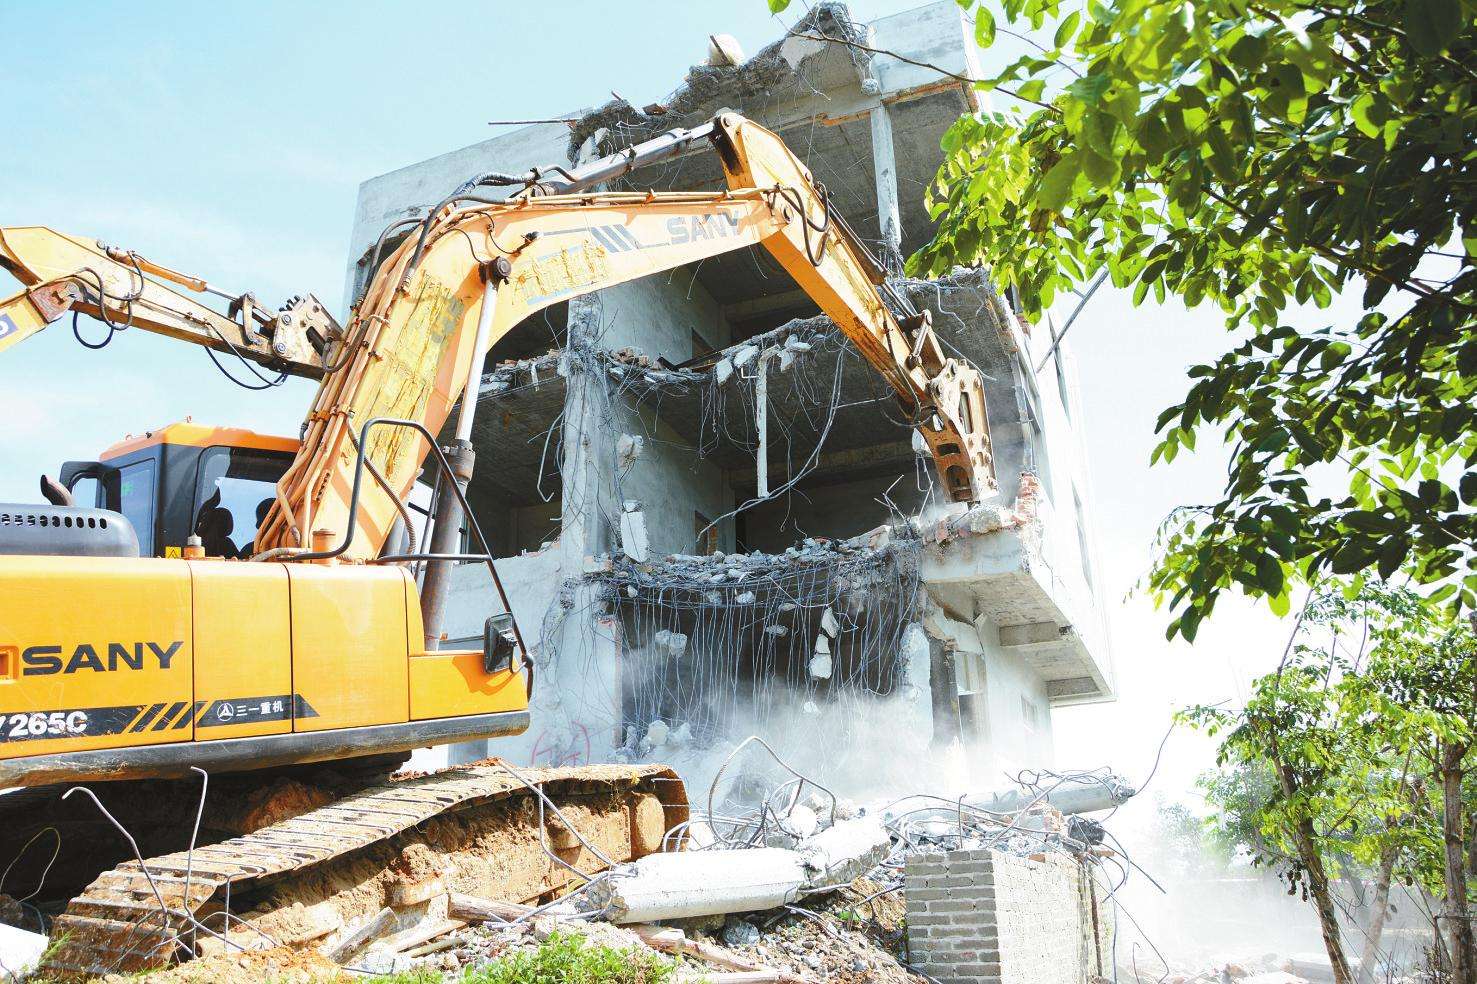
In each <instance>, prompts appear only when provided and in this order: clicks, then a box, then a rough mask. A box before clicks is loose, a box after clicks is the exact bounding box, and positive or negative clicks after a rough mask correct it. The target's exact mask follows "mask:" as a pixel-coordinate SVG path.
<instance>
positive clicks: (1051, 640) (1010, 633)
mask: <svg viewBox="0 0 1477 984" xmlns="http://www.w3.org/2000/svg"><path fill="white" fill-rule="evenodd" d="M1070 631H1071V628H1070V626H1066V627H1064V626H1061V625H1058V624H1057V623H1055V622H1027V623H1025V624H1024V625H1002V626H1000V645H1002V646H1008V647H1031V648H1034V647H1038V646H1045V645H1050V646H1055V645H1059V644H1060V643H1061V641H1062V636H1064V635H1066V634H1067V633H1068V632H1070Z"/></svg>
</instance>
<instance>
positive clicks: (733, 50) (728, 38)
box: [708, 34, 744, 68]
mask: <svg viewBox="0 0 1477 984" xmlns="http://www.w3.org/2000/svg"><path fill="white" fill-rule="evenodd" d="M743 63H744V49H743V47H742V46H741V45H740V44H739V42H738V38H736V37H734V36H733V35H732V34H710V35H708V65H709V66H710V67H712V68H735V67H737V66H739V65H742V64H743Z"/></svg>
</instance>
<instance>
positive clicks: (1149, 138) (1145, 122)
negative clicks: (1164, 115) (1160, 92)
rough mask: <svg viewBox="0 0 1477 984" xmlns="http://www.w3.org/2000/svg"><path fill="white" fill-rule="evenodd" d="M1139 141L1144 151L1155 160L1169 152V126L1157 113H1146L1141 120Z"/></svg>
mask: <svg viewBox="0 0 1477 984" xmlns="http://www.w3.org/2000/svg"><path fill="white" fill-rule="evenodd" d="M1138 142H1139V144H1140V145H1141V146H1142V147H1143V148H1144V152H1145V153H1146V154H1148V155H1149V156H1150V157H1152V158H1154V159H1155V160H1160V159H1163V157H1164V155H1165V154H1167V153H1169V148H1170V136H1169V128H1168V127H1166V126H1165V125H1164V121H1163V120H1161V119H1160V118H1159V117H1158V116H1157V115H1152V114H1151V115H1146V116H1144V117H1142V118H1141V119H1140V120H1139V128H1138Z"/></svg>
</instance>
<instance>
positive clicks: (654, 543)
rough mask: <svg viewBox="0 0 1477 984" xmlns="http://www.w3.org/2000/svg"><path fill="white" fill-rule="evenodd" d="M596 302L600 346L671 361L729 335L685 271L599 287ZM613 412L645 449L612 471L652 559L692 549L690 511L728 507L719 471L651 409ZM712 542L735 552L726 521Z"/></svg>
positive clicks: (710, 512)
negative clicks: (633, 508)
mask: <svg viewBox="0 0 1477 984" xmlns="http://www.w3.org/2000/svg"><path fill="white" fill-rule="evenodd" d="M594 304H595V305H596V306H597V307H598V310H599V312H600V317H601V327H600V330H599V334H598V340H599V345H600V347H602V348H604V349H606V350H612V351H613V350H618V349H622V348H627V347H630V348H634V349H637V350H639V351H640V352H642V353H643V354H644V355H646V356H647V357H649V358H651V359H652V360H655V359H656V358H657V357H658V356H662V357H665V358H666V359H667V360H669V361H671V362H674V363H675V362H685V361H686V360H688V359H690V358H692V357H693V356H694V355H697V354H698V352H697V351H694V349H695V347H696V346H695V344H694V338H693V336H694V335H696V336H697V338H698V339H699V340H700V341H701V342H702V343H705V345H706V347H707V348H708V349H710V350H711V349H720V348H723V347H725V346H727V345H728V344H729V343H730V342H731V341H732V339H733V334H732V329H731V328H730V327H729V324H728V322H727V320H726V319H725V318H724V317H723V313H722V312H721V311H720V310H719V308H718V305H717V303H716V302H714V300H713V297H712V295H711V294H709V293H708V291H707V289H706V288H705V287H703V285H702V284H700V283H697V282H696V281H695V280H694V279H693V273H692V271H691V270H685V269H684V270H675V271H672V272H671V273H670V274H665V275H661V276H657V277H647V278H645V279H643V280H637V281H634V282H632V283H628V284H621V285H620V286H618V287H613V288H610V289H608V290H603V291H600V292H599V294H597V295H596V296H595V298H594ZM616 410H617V415H618V417H619V418H620V420H621V423H620V426H621V429H622V430H624V431H625V432H627V433H634V434H640V435H642V436H643V437H644V438H645V446H644V451H643V453H642V454H641V456H640V457H639V458H637V459H636V461H634V462H633V463H631V464H630V465H629V467H627V468H624V469H621V470H618V471H613V472H612V476H611V478H610V481H611V482H612V483H613V484H614V486H615V498H616V499H617V500H619V501H621V502H624V501H625V500H635V501H637V502H639V503H640V504H641V511H642V512H643V514H644V515H645V522H646V530H647V537H648V545H649V549H650V555H651V556H653V557H661V556H664V555H666V554H671V553H692V552H693V549H694V547H693V543H694V535H695V530H694V525H693V523H694V514H696V513H701V514H702V515H703V516H705V517H707V518H708V519H710V520H715V519H717V518H718V517H719V516H721V515H723V514H724V513H726V512H728V511H729V510H730V509H732V508H733V506H734V501H733V493H732V491H730V490H729V488H728V483H727V481H726V479H725V476H724V474H723V471H722V469H721V468H718V467H717V466H716V465H714V464H712V463H711V462H708V461H704V460H702V459H700V458H699V457H698V456H697V454H696V453H695V451H694V450H693V449H692V448H690V447H689V446H688V443H687V442H686V441H685V440H684V439H682V438H681V437H680V436H678V435H677V434H676V432H674V431H673V430H672V428H671V427H669V426H667V425H666V424H665V423H663V422H661V421H660V420H659V419H657V417H656V416H655V415H654V414H652V413H650V412H648V411H646V410H644V409H639V410H638V409H635V408H633V407H631V406H629V405H628V406H624V407H618V408H616ZM718 540H719V543H718V546H719V549H721V550H725V551H728V550H732V549H733V524H732V522H725V523H723V524H722V525H721V526H720V528H719V537H718Z"/></svg>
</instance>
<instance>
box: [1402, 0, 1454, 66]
mask: <svg viewBox="0 0 1477 984" xmlns="http://www.w3.org/2000/svg"><path fill="white" fill-rule="evenodd" d="M1402 20H1403V23H1404V26H1405V36H1406V37H1407V38H1409V39H1410V45H1411V47H1413V48H1415V50H1416V51H1418V52H1420V53H1421V54H1423V55H1438V54H1440V53H1441V52H1443V51H1445V50H1446V48H1447V46H1448V45H1450V44H1451V42H1453V41H1455V40H1456V39H1457V37H1458V36H1460V34H1461V33H1462V27H1463V23H1462V20H1463V18H1462V5H1461V0H1405V14H1404V17H1403V18H1402Z"/></svg>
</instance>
